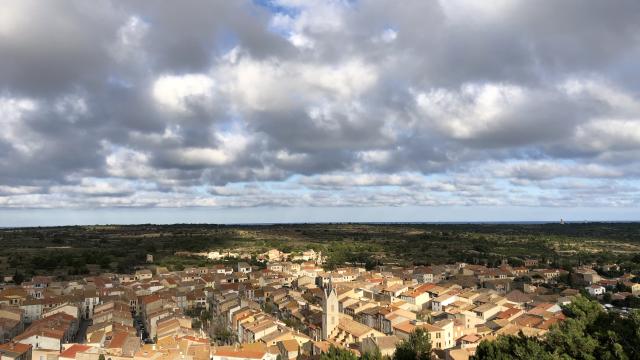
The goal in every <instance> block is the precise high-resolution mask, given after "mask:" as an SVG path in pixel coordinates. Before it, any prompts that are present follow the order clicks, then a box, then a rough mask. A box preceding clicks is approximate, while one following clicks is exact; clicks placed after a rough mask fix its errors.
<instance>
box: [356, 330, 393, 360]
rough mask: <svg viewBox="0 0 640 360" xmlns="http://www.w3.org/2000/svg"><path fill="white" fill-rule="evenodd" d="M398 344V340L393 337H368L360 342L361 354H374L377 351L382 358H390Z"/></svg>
mask: <svg viewBox="0 0 640 360" xmlns="http://www.w3.org/2000/svg"><path fill="white" fill-rule="evenodd" d="M399 342H400V338H399V337H397V336H395V335H389V336H377V337H368V338H366V339H364V340H362V352H363V353H366V352H368V353H375V351H376V350H379V351H380V354H382V356H389V357H392V356H393V353H394V352H395V351H396V345H397V344H398V343H399Z"/></svg>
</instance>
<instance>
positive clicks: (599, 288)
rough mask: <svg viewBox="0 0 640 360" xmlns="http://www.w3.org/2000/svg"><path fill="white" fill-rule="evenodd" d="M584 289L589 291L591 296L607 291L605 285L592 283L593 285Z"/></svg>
mask: <svg viewBox="0 0 640 360" xmlns="http://www.w3.org/2000/svg"><path fill="white" fill-rule="evenodd" d="M584 289H585V290H587V292H588V293H589V295H591V296H598V295H602V294H604V293H605V292H606V289H605V288H604V286H600V285H591V286H587V287H585V288H584Z"/></svg>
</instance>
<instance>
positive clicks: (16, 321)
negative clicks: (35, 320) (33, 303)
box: [0, 305, 24, 344]
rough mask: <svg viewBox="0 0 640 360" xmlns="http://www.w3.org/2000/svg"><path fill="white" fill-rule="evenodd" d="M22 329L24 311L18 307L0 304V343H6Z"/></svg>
mask: <svg viewBox="0 0 640 360" xmlns="http://www.w3.org/2000/svg"><path fill="white" fill-rule="evenodd" d="M23 330H24V312H23V311H22V310H20V309H17V308H13V307H9V306H5V305H2V306H0V344H3V343H6V342H8V341H9V340H11V339H13V338H14V337H15V336H16V335H18V334H20V333H21V332H22V331H23Z"/></svg>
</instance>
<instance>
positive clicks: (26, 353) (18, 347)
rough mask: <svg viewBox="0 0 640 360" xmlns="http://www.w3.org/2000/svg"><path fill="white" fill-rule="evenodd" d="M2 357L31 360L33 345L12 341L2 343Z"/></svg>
mask: <svg viewBox="0 0 640 360" xmlns="http://www.w3.org/2000/svg"><path fill="white" fill-rule="evenodd" d="M0 359H3V360H4V359H7V360H31V345H29V344H20V343H14V342H10V343H7V344H2V345H0Z"/></svg>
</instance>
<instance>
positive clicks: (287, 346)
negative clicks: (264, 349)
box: [277, 339, 300, 360]
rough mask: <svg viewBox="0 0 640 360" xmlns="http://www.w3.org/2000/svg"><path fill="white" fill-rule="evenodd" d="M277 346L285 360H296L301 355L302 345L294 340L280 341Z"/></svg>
mask: <svg viewBox="0 0 640 360" xmlns="http://www.w3.org/2000/svg"><path fill="white" fill-rule="evenodd" d="M277 345H278V350H280V356H281V357H282V359H283V360H294V359H296V358H297V357H298V354H299V353H300V345H299V344H298V342H297V341H295V340H293V339H290V340H282V341H278V343H277Z"/></svg>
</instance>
